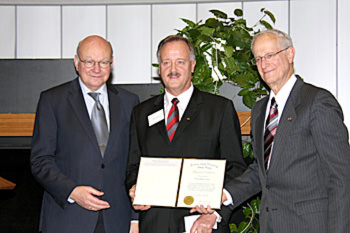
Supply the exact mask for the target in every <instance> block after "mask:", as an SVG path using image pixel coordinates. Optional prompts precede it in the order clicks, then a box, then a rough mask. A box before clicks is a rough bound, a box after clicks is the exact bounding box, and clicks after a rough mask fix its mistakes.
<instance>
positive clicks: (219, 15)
mask: <svg viewBox="0 0 350 233" xmlns="http://www.w3.org/2000/svg"><path fill="white" fill-rule="evenodd" d="M209 12H211V13H213V14H214V15H215V17H217V18H221V19H227V14H226V13H224V12H222V11H219V10H209Z"/></svg>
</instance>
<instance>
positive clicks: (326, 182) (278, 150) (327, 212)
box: [197, 30, 350, 233]
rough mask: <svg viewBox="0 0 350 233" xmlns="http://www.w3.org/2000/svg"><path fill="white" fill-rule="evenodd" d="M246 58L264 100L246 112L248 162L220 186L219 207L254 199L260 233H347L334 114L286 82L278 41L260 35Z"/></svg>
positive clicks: (288, 66) (349, 161) (348, 181)
mask: <svg viewBox="0 0 350 233" xmlns="http://www.w3.org/2000/svg"><path fill="white" fill-rule="evenodd" d="M252 51H253V53H254V56H255V61H256V65H257V67H258V70H259V73H260V76H261V78H262V79H263V80H264V82H265V83H266V84H267V85H268V86H269V87H270V88H271V92H270V94H269V95H268V96H266V97H265V98H263V99H262V100H260V101H258V102H257V103H256V104H255V106H254V107H253V110H252V118H251V129H252V138H253V141H252V143H253V151H254V157H255V161H254V163H253V164H251V165H250V166H249V168H248V169H247V171H246V172H245V173H243V175H242V176H240V177H238V178H236V179H234V180H233V181H232V182H230V183H229V184H228V185H226V189H227V191H228V192H229V193H230V195H224V197H223V199H224V201H227V200H228V201H227V204H229V203H233V205H234V206H238V205H239V204H240V203H242V202H243V201H245V200H246V199H247V198H249V197H250V196H252V195H254V194H256V193H259V192H260V191H262V199H261V205H260V232H262V233H270V232H295V233H299V232H308V233H320V232H328V233H343V232H349V229H350V218H349V216H350V208H349V207H350V195H349V193H350V148H349V137H348V131H347V129H346V127H345V125H344V123H343V113H342V110H341V107H340V106H339V104H338V102H337V101H336V99H335V98H334V97H333V96H332V94H330V93H329V92H328V91H326V90H324V89H321V88H318V87H315V86H313V85H310V84H307V83H305V82H304V81H303V80H302V79H301V78H300V77H299V76H298V75H295V74H294V69H293V59H294V54H295V50H294V47H293V44H292V40H291V38H290V37H289V36H288V35H287V34H286V33H284V32H281V31H279V30H267V31H263V32H260V33H259V34H257V35H256V36H255V37H254V39H253V41H252ZM271 101H272V103H271ZM273 102H276V103H277V106H276V105H275V104H274V103H273ZM271 105H272V107H271ZM275 110H276V111H275ZM266 121H268V122H266ZM266 125H267V126H266ZM276 127H277V130H276ZM271 142H272V143H271ZM271 148H272V149H271ZM230 199H231V200H230ZM197 209H199V208H197ZM200 211H201V212H203V213H205V210H204V209H202V210H200ZM210 212H211V211H209V213H210Z"/></svg>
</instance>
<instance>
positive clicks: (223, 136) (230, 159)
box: [220, 101, 247, 183]
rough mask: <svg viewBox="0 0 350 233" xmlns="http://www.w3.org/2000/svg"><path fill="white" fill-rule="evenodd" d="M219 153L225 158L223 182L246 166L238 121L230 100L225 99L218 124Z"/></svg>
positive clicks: (236, 174) (238, 173)
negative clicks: (221, 117) (219, 123)
mask: <svg viewBox="0 0 350 233" xmlns="http://www.w3.org/2000/svg"><path fill="white" fill-rule="evenodd" d="M220 154H221V157H222V158H223V159H226V174H225V183H226V182H227V181H229V180H232V179H233V178H235V177H237V176H239V175H241V174H242V173H243V171H244V170H245V169H246V168H247V165H246V163H245V162H244V159H243V153H242V139H241V128H240V123H239V120H238V116H237V112H236V110H235V108H234V106H233V103H232V101H227V104H226V106H225V110H224V114H223V119H222V123H221V125H220Z"/></svg>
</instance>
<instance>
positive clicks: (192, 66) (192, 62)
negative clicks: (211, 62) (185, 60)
mask: <svg viewBox="0 0 350 233" xmlns="http://www.w3.org/2000/svg"><path fill="white" fill-rule="evenodd" d="M195 67H196V60H193V61H191V72H192V74H193V73H194V68H195Z"/></svg>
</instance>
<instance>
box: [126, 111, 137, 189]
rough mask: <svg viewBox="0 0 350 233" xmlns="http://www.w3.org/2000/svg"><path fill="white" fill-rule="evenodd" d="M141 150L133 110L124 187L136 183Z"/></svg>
mask: <svg viewBox="0 0 350 233" xmlns="http://www.w3.org/2000/svg"><path fill="white" fill-rule="evenodd" d="M140 154H141V150H140V147H139V141H138V136H137V128H136V119H135V110H134V111H133V112H132V114H131V121H130V145H129V157H128V165H127V169H126V181H125V183H126V188H127V190H128V191H129V189H130V188H131V187H132V186H133V185H134V184H136V179H137V173H138V170H139V163H140Z"/></svg>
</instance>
